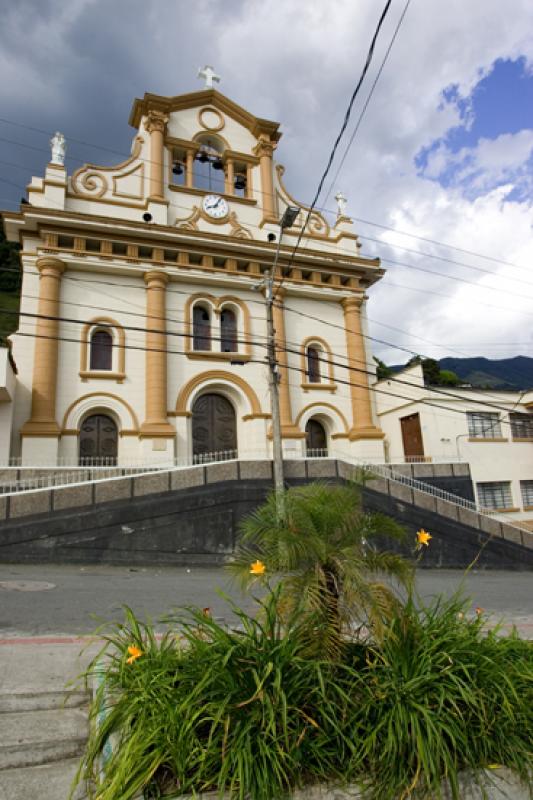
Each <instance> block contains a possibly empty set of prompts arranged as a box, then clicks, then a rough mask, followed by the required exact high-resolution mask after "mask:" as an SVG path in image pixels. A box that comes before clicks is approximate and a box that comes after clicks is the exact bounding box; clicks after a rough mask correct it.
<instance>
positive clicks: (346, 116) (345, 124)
mask: <svg viewBox="0 0 533 800" xmlns="http://www.w3.org/2000/svg"><path fill="white" fill-rule="evenodd" d="M390 5H391V0H387V2H386V3H385V7H384V9H383V11H382V12H381V16H380V18H379V21H378V24H377V27H376V30H375V31H374V35H373V37H372V40H371V42H370V47H369V49H368V53H367V56H366V61H365V64H364V66H363V71H362V72H361V75H360V76H359V80H358V81H357V84H356V87H355V89H354V90H353V92H352V96H351V98H350V102H349V103H348V108H347V109H346V112H345V114H344V119H343V122H342V125H341V128H340V130H339V133H338V134H337V138H336V139H335V142H334V143H333V147H332V148H331V151H330V153H329V157H328V160H327V164H326V168H325V170H324V172H323V173H322V177H321V178H320V180H319V182H318V187H317V190H316V192H315V196H314V198H313V200H312V202H311V205H310V206H309V208H308V209H307V216H306V218H305V221H304V224H303V225H302V229H301V231H300V233H299V235H298V239H297V240H296V244H295V245H294V248H293V251H292V255H291V257H290V260H289V267H290V265H291V264H292V262H293V261H294V257H295V255H296V251H297V250H298V247H299V246H300V242H301V241H302V237H303V234H304V231H305V229H306V227H307V225H308V223H309V220H310V219H311V215H312V213H313V210H314V208H315V205H316V203H317V201H318V198H319V195H320V192H321V191H322V187H323V186H324V182H325V180H326V178H327V176H328V173H329V171H330V169H331V166H332V164H333V159H334V158H335V154H336V152H337V148H338V147H339V144H340V142H341V139H342V137H343V135H344V132H345V130H346V128H347V127H348V122H349V121H350V116H351V113H352V108H353V104H354V103H355V99H356V97H357V95H358V94H359V91H360V89H361V86H362V83H363V81H364V79H365V77H366V74H367V72H368V70H369V68H370V64H371V61H372V56H373V55H374V48H375V46H376V41H377V38H378V36H379V32H380V30H381V26H382V25H383V22H384V21H385V17H386V16H387V14H388V11H389V8H390ZM274 277H275V276H274ZM283 281H284V277H283V276H282V278H281V283H280V284H279V286H278V288H277V289H276V290H275V293H274V300H275V299H276V297H277V295H278V292H279V290H280V288H281V287H282V286H283Z"/></svg>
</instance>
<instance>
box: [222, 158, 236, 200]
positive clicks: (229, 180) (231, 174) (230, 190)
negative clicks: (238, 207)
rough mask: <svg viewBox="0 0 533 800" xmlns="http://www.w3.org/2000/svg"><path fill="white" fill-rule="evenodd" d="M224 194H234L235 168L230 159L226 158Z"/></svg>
mask: <svg viewBox="0 0 533 800" xmlns="http://www.w3.org/2000/svg"><path fill="white" fill-rule="evenodd" d="M224 192H225V193H226V194H234V193H235V166H234V164H233V159H232V158H228V160H227V161H226V183H225V186H224Z"/></svg>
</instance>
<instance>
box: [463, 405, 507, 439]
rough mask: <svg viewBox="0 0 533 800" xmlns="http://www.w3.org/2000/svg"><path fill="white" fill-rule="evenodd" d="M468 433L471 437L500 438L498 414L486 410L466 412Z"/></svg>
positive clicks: (500, 430) (500, 429)
mask: <svg viewBox="0 0 533 800" xmlns="http://www.w3.org/2000/svg"><path fill="white" fill-rule="evenodd" d="M466 416H467V419H468V433H469V436H470V438H472V439H500V438H501V435H502V428H501V424H500V415H499V414H494V413H492V412H487V411H469V412H467V415H466Z"/></svg>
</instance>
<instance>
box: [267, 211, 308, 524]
mask: <svg viewBox="0 0 533 800" xmlns="http://www.w3.org/2000/svg"><path fill="white" fill-rule="evenodd" d="M299 212H300V209H299V208H297V207H296V206H287V208H286V209H285V212H284V214H283V217H282V218H281V220H280V222H279V238H278V245H277V247H276V255H275V256H274V263H273V265H272V269H271V270H269V271H268V272H266V273H265V280H264V287H265V302H266V311H267V358H268V386H269V389H270V412H271V415H272V455H273V463H274V493H275V495H276V507H277V514H278V519H279V520H282V519H283V517H284V516H285V503H284V492H285V481H284V479H283V445H282V439H281V417H280V412H279V382H280V379H281V375H280V372H279V365H278V360H277V356H276V330H275V328H274V310H273V308H274V281H275V279H276V268H277V266H278V259H279V252H280V247H281V238H282V236H283V231H284V229H285V228H290V227H291V226H292V225H293V223H294V221H295V219H296V217H297V216H298V214H299Z"/></svg>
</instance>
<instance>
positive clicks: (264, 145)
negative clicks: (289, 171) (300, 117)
mask: <svg viewBox="0 0 533 800" xmlns="http://www.w3.org/2000/svg"><path fill="white" fill-rule="evenodd" d="M274 148H275V145H274V144H273V143H272V142H271V141H270V139H268V138H267V137H266V136H264V135H261V136H260V137H259V141H258V142H257V144H256V146H255V147H254V150H253V152H254V154H255V155H256V156H258V157H259V171H260V173H261V195H260V204H261V206H262V208H263V221H264V222H277V216H276V199H275V197H274V178H273V163H272V155H273V153H274Z"/></svg>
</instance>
